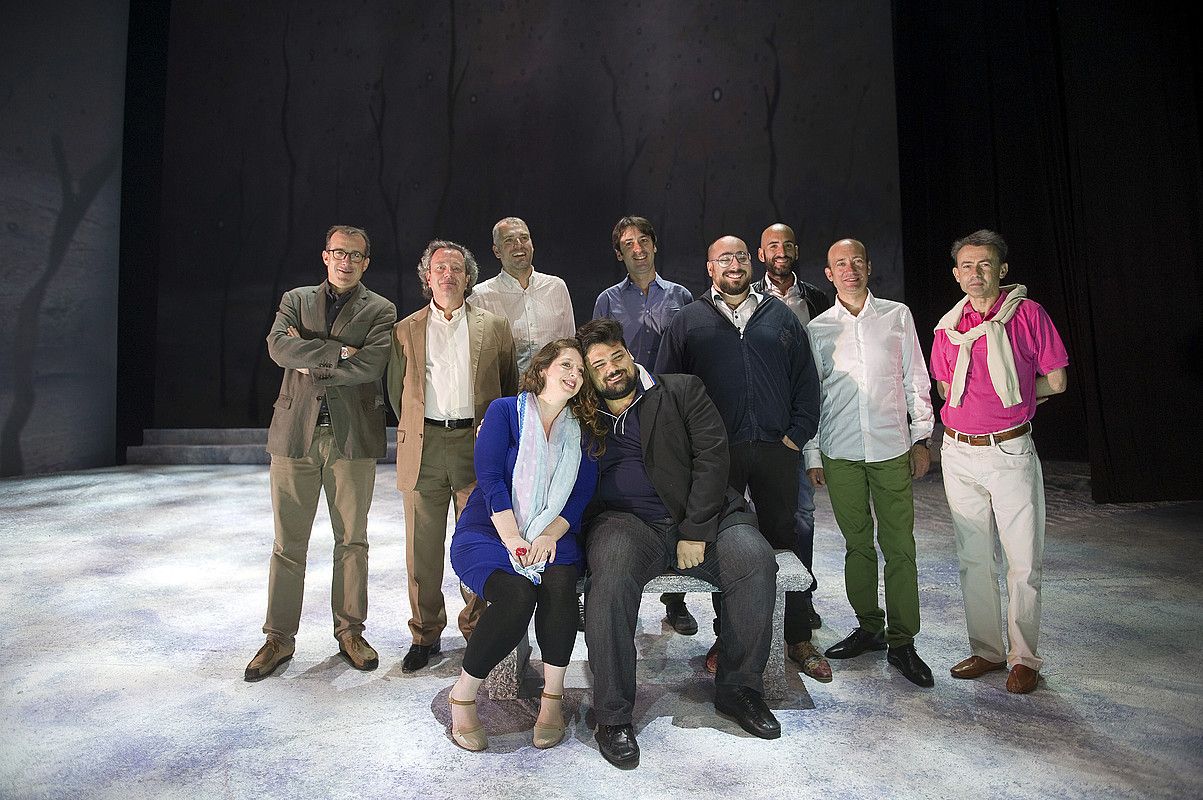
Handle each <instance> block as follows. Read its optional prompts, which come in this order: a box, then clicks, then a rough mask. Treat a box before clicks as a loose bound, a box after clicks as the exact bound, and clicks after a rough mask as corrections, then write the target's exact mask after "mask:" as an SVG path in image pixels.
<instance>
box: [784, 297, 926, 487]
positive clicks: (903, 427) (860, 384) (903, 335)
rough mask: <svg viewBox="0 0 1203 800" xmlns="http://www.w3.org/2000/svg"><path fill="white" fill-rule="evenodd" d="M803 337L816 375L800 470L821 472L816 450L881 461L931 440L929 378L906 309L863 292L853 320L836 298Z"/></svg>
mask: <svg viewBox="0 0 1203 800" xmlns="http://www.w3.org/2000/svg"><path fill="white" fill-rule="evenodd" d="M806 333H807V334H808V335H809V336H810V349H811V352H812V353H814V358H815V366H816V367H817V368H818V371H819V432H818V433H817V434H816V435H815V438H813V439H811V440H810V441H809V442H807V444H806V447H805V448H803V450H804V453H805V457H806V467H807V469H812V468H814V467H822V466H823V462H822V459H821V458H820V456H819V451H820V450H821V451H822V453H823V455H826V456H827V457H828V458H841V459H846V460H848V461H868V462H878V461H888V460H889V459H891V458H897V457H898V456H900V455H902V454H903V453H905V452H907V451H908V450H909V449H910V448H911V446H912V445H913V444H914V443H915V442H918V441H922V440H923V439H926V438H927V437H928V436H930V435H931V432H932V428H933V426H934V419H933V416H932V407H931V379H930V378H928V376H927V364H926V362H924V360H923V350H922V349H921V348H920V347H919V337H918V336H917V335H916V334H915V320H914V318H913V317H911V310H910V309H909V308H907V307H906V306H904V305H903V304H902V303H895V302H894V301H892V300H882V299H880V298H877V297H874V296H873V294H872V293H870V294H869V297H868V299H867V300H866V301H865V307H864V308H862V309H861V312H860V314H858V315H856V316H853V315H852V314H851V313H850V312H849V311H848V309H846V308H844V304H843V303H841V302H839V300H838V299H837V300H836V303H835V305H834V306H832V307H831V308H829V309H827V310H826V311H824V312H823V313H822V314H819V315H818V316H817V317H815V318H814V319H812V320H811V321H810V325H808V326H806ZM908 414H909V415H910V421H909V423H908V421H907V415H908Z"/></svg>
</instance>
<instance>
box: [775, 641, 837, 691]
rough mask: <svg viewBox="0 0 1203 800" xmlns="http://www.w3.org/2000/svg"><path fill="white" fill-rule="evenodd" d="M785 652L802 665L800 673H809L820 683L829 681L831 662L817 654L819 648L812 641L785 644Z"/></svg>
mask: <svg viewBox="0 0 1203 800" xmlns="http://www.w3.org/2000/svg"><path fill="white" fill-rule="evenodd" d="M785 654H786V655H787V656H789V657H790V658H792V659H793V660H794V661H796V662H797V663H798V666H800V667H802V673H803V674H804V675H809V676H810V677H812V678H814V679H815V680H816V681H819V682H820V683H831V664H829V663H828V662H827V659H825V658H823V656H821V655H819V649H818V648H817V647H815V645H814V642H798V643H797V644H788V645H786V646H785Z"/></svg>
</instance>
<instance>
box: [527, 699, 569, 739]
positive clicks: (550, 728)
mask: <svg viewBox="0 0 1203 800" xmlns="http://www.w3.org/2000/svg"><path fill="white" fill-rule="evenodd" d="M543 697H546V698H547V699H548V700H563V699H564V695H562V694H548V693H547V692H544V693H543ZM563 719H564V712H563V711H562V710H561V711H560V724H559V725H547V724H544V723H542V722H536V723H535V730H534V736H533V741H534V745H535V747H537V748H539V749H540V750H546V749H547V748H549V747H555V746H556V745H557V744H559V743H560V742H562V741H564V731H565V730H566V729H567V728H566V726H565V725H564V722H563Z"/></svg>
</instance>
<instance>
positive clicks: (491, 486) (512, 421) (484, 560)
mask: <svg viewBox="0 0 1203 800" xmlns="http://www.w3.org/2000/svg"><path fill="white" fill-rule="evenodd" d="M587 439H588V433H587V432H586V431H585V430H583V429H582V431H581V450H582V453H581V466H580V469H579V470H578V471H577V475H576V483H575V484H574V485H573V487H572V492H571V493H570V494H569V496H568V502H567V503H565V505H564V510H563V511H561V512H560V516H561V517H563V518H564V519H565V520H567V521H568V532H567V533H565V534H564V535H563V536H561V537H560V540H559V541H558V542H556V560H555V565H556V566H559V565H562V564H575V565H577V569H578V570H579V569H580V568H581V564H582V562H583V561H584V553H583V550H582V548H581V544H580V540H579V538H578V536H579V534H580V530H581V515H582V514H584V512H585V506H587V505H588V504H589V500H590V499H592V497H593V491H594V489H596V488H597V462H596V461H595V460H594V459H592V458H591V457H590V456H589V454H588V447H589V446H588V443H587ZM474 459H475V464H476V488H475V489H474V490H472V495H471V496H470V497H469V498H468V504H467V505H466V506H464V511H463V513H462V514H460V518H459V521H458V522H456V524H455V534H454V535H453V536H452V537H451V568H452V569H454V570H455V574H456V575H458V576H459V579H460V580H461V581H463V582H464V585H466V586H467V587H468V588H469V589H471V590H472V591H474V592H476V593H477V594H478V595H481V596H482V597H483V596H484V586H485V581H487V580H488V579H489V576H490V575H492V574H493V570H498V569H500V570H504V571H505V572H508V573H510V574H511V575H516V574H517V573H516V572H514V568H513V567H512V566H510V556H509V551H508V550H506V549H505V545H504V544H502V543H501V537H500V536H498V535H497V529H496V528H495V527H493V520H492V515H493V514H495V513H497V512H498V511H505V510H506V509H513V507H514V506H513V498H512V494H511V493H512V490H513V480H514V463H515V462H516V461H517V460H518V398H516V397H501V398H498V399H497V400H494V401H493V402H492V403H490V404H489V408H488V410H487V411H486V412H485V419H484V423H483V424H482V425H481V428H480V433H478V434H477V436H476V452H475V455H474ZM485 599H486V600H487V599H488V598H487V597H486V598H485Z"/></svg>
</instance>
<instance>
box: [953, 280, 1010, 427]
mask: <svg viewBox="0 0 1203 800" xmlns="http://www.w3.org/2000/svg"><path fill="white" fill-rule="evenodd" d="M999 288H1000V289H1001V290H1002V291H1005V292H1006V293H1007V297H1006V299H1005V300H1003V303H1002V306H1001V307H1000V308H999V309H998V313H997V314H995V315H994V316H993V317H992V318H990V319H986V320H982V321H981V322H980V323H978V324H977V325H975V326H974V327H972V328H970V329H969V330H967V331H965V332H964V333H961V332H959V331H958V330H957V323H959V322H960V321H961V316H962V315H963V314H964V312H965V303H967V302H969V296H968V295H966V296H965V297H963V298H961V300H960V301H959V302H958V303H957V304H956V305H955V306H953V307H952V310H950V311H949V312H948V313H947V314H945V315H944V316H942V317H940V321H939V322H938V323H936V327H935V330H938V331H940V330H942V331H944V332H945V333H946V334H947V335H948V341H950V342H952V343H953V344H955V345H957V346H958V348H959V349H958V351H957V363H956V366H955V367H954V368H953V371H952V386H951V387H950V389H949V392H948V404H949V405H950V406H952V407H953V408H959V407H960V405H961V399H962V396H963V395H964V393H965V377H966V375H967V374H968V372H969V356H970V353H971V352H972V350H973V343H974V342H976V341H977V340H978V337H980V336H985V337H986V369H987V371H988V372H989V373H990V383H991V384H992V385H993V386H994V391H995V393H996V394H997V395H998V398H999V400H1001V401H1002V404H1003V408H1011V407H1012V406H1017V405H1019V404H1020V403H1022V402H1023V396H1022V395H1021V394H1020V392H1019V373H1018V372H1017V371H1016V369H1015V353H1014V352H1013V351H1012V350H1011V340H1010V339H1009V338H1008V337H1007V329H1006V324H1007V322H1009V321H1010V320H1011V317H1013V316H1015V312H1016V311H1017V310H1019V304H1020V303H1021V302H1022V301H1023V300H1025V299H1026V298H1027V296H1028V289H1027V287H1026V286H1024V285H1023V284H1019V283H1014V284H1011V285H1010V286H1001V287H999Z"/></svg>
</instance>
